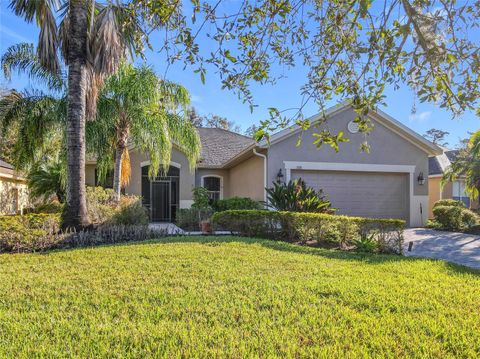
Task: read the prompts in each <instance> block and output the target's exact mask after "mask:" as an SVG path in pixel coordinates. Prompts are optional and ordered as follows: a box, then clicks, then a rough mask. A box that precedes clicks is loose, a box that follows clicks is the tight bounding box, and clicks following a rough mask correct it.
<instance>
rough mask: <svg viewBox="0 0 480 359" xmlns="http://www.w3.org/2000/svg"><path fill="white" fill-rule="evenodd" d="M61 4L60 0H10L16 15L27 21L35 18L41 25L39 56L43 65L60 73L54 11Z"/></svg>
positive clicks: (53, 71)
mask: <svg viewBox="0 0 480 359" xmlns="http://www.w3.org/2000/svg"><path fill="white" fill-rule="evenodd" d="M60 6H61V1H60V0H11V1H10V8H11V9H12V10H13V11H14V13H15V15H17V16H20V17H23V18H24V19H25V20H26V21H27V22H32V21H33V20H34V19H35V21H36V23H37V25H38V26H39V27H40V35H39V41H38V47H37V56H38V59H39V62H40V63H41V64H42V66H43V67H44V68H45V69H46V70H48V71H50V72H52V73H54V74H55V73H58V70H59V68H60V64H59V61H58V56H57V47H58V37H57V24H56V20H55V16H54V14H53V12H54V11H56V10H58V9H59V8H60Z"/></svg>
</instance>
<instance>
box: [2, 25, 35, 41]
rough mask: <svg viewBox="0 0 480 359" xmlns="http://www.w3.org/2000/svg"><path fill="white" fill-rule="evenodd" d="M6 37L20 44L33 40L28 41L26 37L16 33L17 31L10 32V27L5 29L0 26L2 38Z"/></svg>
mask: <svg viewBox="0 0 480 359" xmlns="http://www.w3.org/2000/svg"><path fill="white" fill-rule="evenodd" d="M2 35H4V36H6V37H10V38H12V39H15V40H16V41H20V42H32V40H31V39H27V38H26V37H24V36H22V35H20V34H18V33H16V32H15V31H12V30H10V29H9V28H8V27H5V26H3V25H0V36H2Z"/></svg>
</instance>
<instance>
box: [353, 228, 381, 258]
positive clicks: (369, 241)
mask: <svg viewBox="0 0 480 359" xmlns="http://www.w3.org/2000/svg"><path fill="white" fill-rule="evenodd" d="M353 244H354V245H355V249H356V250H357V251H358V252H362V253H375V252H376V251H377V250H378V248H379V245H378V241H376V240H375V233H372V234H370V235H363V236H362V237H360V239H355V240H354V241H353Z"/></svg>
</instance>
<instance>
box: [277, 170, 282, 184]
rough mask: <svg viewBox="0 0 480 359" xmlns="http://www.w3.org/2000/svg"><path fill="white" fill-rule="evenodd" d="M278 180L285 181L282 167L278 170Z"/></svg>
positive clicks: (279, 181)
mask: <svg viewBox="0 0 480 359" xmlns="http://www.w3.org/2000/svg"><path fill="white" fill-rule="evenodd" d="M277 182H278V183H282V182H283V173H282V169H281V168H280V169H279V170H278V173H277Z"/></svg>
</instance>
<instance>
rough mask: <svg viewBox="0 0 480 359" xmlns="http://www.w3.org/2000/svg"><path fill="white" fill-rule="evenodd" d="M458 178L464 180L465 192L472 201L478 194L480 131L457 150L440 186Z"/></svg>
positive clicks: (479, 182)
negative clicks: (455, 156)
mask: <svg viewBox="0 0 480 359" xmlns="http://www.w3.org/2000/svg"><path fill="white" fill-rule="evenodd" d="M459 177H462V178H465V191H466V192H467V193H468V194H469V195H470V199H471V200H472V201H474V200H477V199H479V194H480V130H479V131H477V132H475V133H474V134H473V135H472V136H471V137H470V140H469V141H468V143H467V144H466V146H465V147H464V148H462V149H460V150H459V152H458V155H457V158H456V159H455V161H453V162H452V164H451V166H450V167H449V168H448V169H447V170H446V171H445V173H444V175H443V177H442V185H444V184H445V183H447V182H453V181H455V180H456V179H458V178H459Z"/></svg>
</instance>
